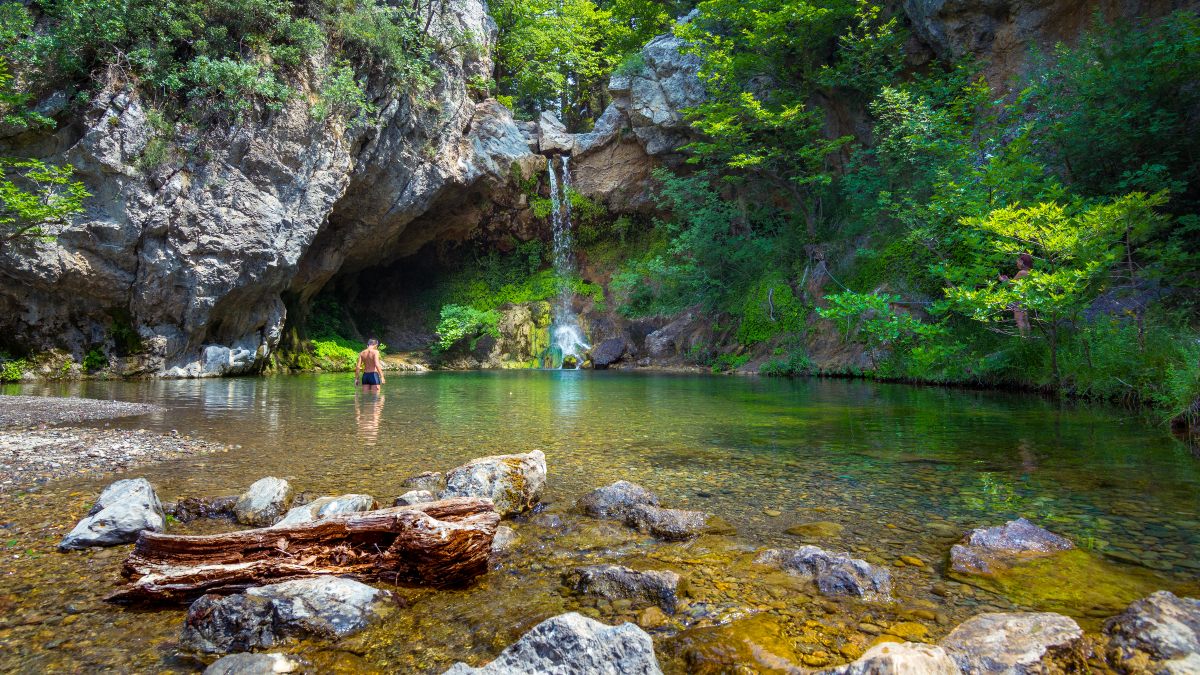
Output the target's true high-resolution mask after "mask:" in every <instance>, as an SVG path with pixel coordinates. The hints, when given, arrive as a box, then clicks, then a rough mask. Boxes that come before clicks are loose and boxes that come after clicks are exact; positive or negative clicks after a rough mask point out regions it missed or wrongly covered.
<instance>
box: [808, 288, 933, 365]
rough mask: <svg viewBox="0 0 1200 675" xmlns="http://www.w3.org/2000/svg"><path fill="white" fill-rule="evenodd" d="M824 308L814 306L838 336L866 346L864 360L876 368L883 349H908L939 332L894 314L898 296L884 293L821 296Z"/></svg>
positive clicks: (899, 313)
mask: <svg viewBox="0 0 1200 675" xmlns="http://www.w3.org/2000/svg"><path fill="white" fill-rule="evenodd" d="M825 301H826V302H827V303H828V306H826V307H818V308H817V314H818V315H819V316H820V317H821V318H822V319H827V320H829V321H832V322H834V323H835V324H837V326H838V330H839V332H841V334H842V337H843V338H844V339H846V340H849V339H850V338H851V337H857V338H858V339H860V340H861V341H862V342H863V343H864V344H865V345H866V347H867V357H868V358H869V359H871V363H872V364H873V365H874V366H875V367H878V366H879V363H878V361H877V354H878V352H879V351H880V349H882V348H884V347H889V346H890V347H893V348H900V347H905V346H909V345H910V344H911V343H912V342H915V341H916V340H918V339H919V338H929V337H933V336H935V335H938V334H940V333H941V332H942V330H943V329H942V327H941V326H939V325H937V324H929V323H924V322H922V321H920V320H919V319H917V318H916V317H914V316H913V315H912V314H909V313H908V312H902V311H898V310H897V309H896V304H898V303H900V302H902V300H901V298H900V296H898V295H890V294H887V293H855V292H854V291H844V292H842V293H837V294H834V295H827V296H825Z"/></svg>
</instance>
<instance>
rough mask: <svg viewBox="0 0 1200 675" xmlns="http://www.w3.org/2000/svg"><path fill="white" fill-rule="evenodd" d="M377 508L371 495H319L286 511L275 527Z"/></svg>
mask: <svg viewBox="0 0 1200 675" xmlns="http://www.w3.org/2000/svg"><path fill="white" fill-rule="evenodd" d="M377 508H379V504H378V503H377V502H376V501H375V498H374V497H372V496H371V495H357V494H350V495H341V496H340V497H321V498H319V499H314V500H312V501H311V502H309V503H307V504H305V505H303V506H297V507H295V508H293V509H292V510H290V511H288V512H287V515H285V516H284V517H283V519H282V520H280V521H279V522H278V523H275V525H274V526H275V527H281V526H284V525H299V524H301V523H311V522H313V521H315V520H324V519H325V518H328V517H330V516H337V515H341V514H343V513H362V512H363V511H373V510H375V509H377Z"/></svg>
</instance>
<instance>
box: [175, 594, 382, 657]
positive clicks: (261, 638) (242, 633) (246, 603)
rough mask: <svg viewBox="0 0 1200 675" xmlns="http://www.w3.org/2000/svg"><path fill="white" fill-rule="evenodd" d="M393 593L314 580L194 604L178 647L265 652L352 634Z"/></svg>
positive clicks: (207, 598)
mask: <svg viewBox="0 0 1200 675" xmlns="http://www.w3.org/2000/svg"><path fill="white" fill-rule="evenodd" d="M390 598H391V593H388V592H387V591H381V590H378V589H376V588H372V587H371V586H368V585H366V584H363V583H359V582H357V581H354V580H352V579H342V578H339V577H316V578H313V579H297V580H295V581H285V582H283V583H279V584H271V585H270V586H261V587H258V588H251V589H249V590H247V591H246V592H245V593H238V594H235V595H230V596H228V597H221V596H219V595H205V596H202V597H200V598H199V599H197V600H196V601H195V602H193V603H192V606H191V607H189V608H188V613H187V618H186V619H185V620H184V624H183V633H182V634H181V635H180V638H179V640H180V643H182V644H183V646H185V647H187V648H189V649H192V650H195V651H198V652H205V653H209V654H222V653H228V652H235V651H247V650H252V649H263V648H268V647H271V646H274V645H276V644H278V643H279V642H281V641H282V640H284V639H286V638H289V637H315V638H323V639H327V640H334V639H338V638H342V637H345V636H347V635H350V634H352V633H356V632H358V631H360V630H362V629H363V628H366V627H367V624H368V623H370V622H371V621H373V620H375V619H378V618H381V617H382V616H383V615H384V614H386V613H387V611H388V610H389V609H390V607H391V606H392V603H391V601H390Z"/></svg>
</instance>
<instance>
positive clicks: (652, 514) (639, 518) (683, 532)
mask: <svg viewBox="0 0 1200 675" xmlns="http://www.w3.org/2000/svg"><path fill="white" fill-rule="evenodd" d="M625 524H626V525H628V526H630V527H632V528H634V529H636V530H637V531H638V532H641V533H643V534H652V535H654V536H655V537H658V538H659V539H666V540H667V541H682V540H684V539H690V538H692V537H695V536H697V535H701V534H705V533H709V532H714V533H715V532H719V531H722V530H723V528H724V527H725V526H724V525H723V523H721V522H720V521H719V520H718V519H716V518H714V517H713V516H711V515H709V514H707V513H705V512H703V511H686V510H684V509H663V508H659V507H657V506H650V505H649V504H635V505H634V506H632V507H630V508H629V509H628V510H627V511H626V512H625Z"/></svg>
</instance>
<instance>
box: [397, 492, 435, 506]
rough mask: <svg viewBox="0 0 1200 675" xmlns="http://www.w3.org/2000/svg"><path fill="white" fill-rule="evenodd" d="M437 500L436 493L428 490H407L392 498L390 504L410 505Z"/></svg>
mask: <svg viewBox="0 0 1200 675" xmlns="http://www.w3.org/2000/svg"><path fill="white" fill-rule="evenodd" d="M433 501H437V495H435V494H433V493H432V492H430V491H429V490H409V491H408V492H405V493H404V494H402V495H400V496H399V497H396V498H395V499H394V500H392V506H412V505H414V504H424V503H425V502H433Z"/></svg>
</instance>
